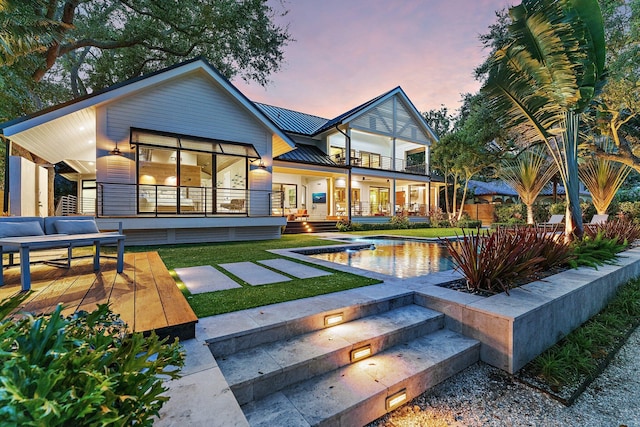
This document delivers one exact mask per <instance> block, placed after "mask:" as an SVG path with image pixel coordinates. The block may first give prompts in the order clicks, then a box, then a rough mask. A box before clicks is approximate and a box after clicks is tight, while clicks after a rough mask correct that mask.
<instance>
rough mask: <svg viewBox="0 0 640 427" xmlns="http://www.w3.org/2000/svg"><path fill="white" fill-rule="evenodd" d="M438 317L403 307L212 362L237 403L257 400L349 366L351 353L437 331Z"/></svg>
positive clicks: (414, 307) (377, 349)
mask: <svg viewBox="0 0 640 427" xmlns="http://www.w3.org/2000/svg"><path fill="white" fill-rule="evenodd" d="M443 324H444V315H443V314H441V313H438V312H435V311H433V310H429V309H427V308H424V307H421V306H418V305H413V304H412V305H407V306H403V307H399V308H396V309H394V310H390V311H387V312H384V313H380V314H376V315H372V316H368V317H365V318H362V319H357V320H354V321H351V322H348V323H343V324H339V325H335V326H332V327H329V328H326V329H322V330H318V331H314V332H311V333H308V334H304V335H299V336H296V337H293V338H290V339H287V340H281V341H277V342H273V343H267V344H262V345H258V346H255V347H252V348H249V349H246V350H243V351H239V352H237V353H234V354H232V355H228V356H223V357H216V361H217V362H218V366H219V367H220V370H221V371H222V373H223V374H224V376H225V379H226V380H227V383H228V384H229V386H230V388H231V390H232V391H233V393H234V395H235V396H236V399H237V400H238V403H240V404H241V405H242V404H245V403H248V402H251V401H252V400H257V399H261V398H263V397H265V396H267V395H269V394H271V393H273V392H275V391H278V390H280V389H282V388H285V387H288V386H290V385H292V384H295V383H298V382H301V381H305V380H308V379H309V378H312V377H314V376H316V375H321V374H324V373H326V372H329V371H332V370H335V369H337V368H339V367H341V366H345V365H347V364H349V363H350V362H351V360H350V354H351V351H352V350H355V349H359V348H361V347H363V346H367V345H368V346H370V351H371V354H377V353H379V352H381V351H383V350H385V349H387V348H389V347H392V346H395V345H397V344H399V343H403V342H407V341H411V340H413V339H415V338H417V337H420V336H423V335H425V334H428V333H431V332H433V331H435V330H438V329H441V328H442V327H443Z"/></svg>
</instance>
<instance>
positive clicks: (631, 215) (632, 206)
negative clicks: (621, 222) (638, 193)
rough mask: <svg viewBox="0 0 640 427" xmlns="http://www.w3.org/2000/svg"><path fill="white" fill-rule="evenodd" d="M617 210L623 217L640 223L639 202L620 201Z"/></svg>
mask: <svg viewBox="0 0 640 427" xmlns="http://www.w3.org/2000/svg"><path fill="white" fill-rule="evenodd" d="M618 210H619V212H620V214H621V216H623V217H624V218H626V219H628V220H630V221H634V222H636V223H640V202H621V203H620V204H619V205H618Z"/></svg>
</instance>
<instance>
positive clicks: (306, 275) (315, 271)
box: [258, 258, 331, 279]
mask: <svg viewBox="0 0 640 427" xmlns="http://www.w3.org/2000/svg"><path fill="white" fill-rule="evenodd" d="M258 262H259V263H260V264H264V265H266V266H268V267H271V268H273V269H276V270H280V271H282V272H284V273H286V274H288V275H290V276H293V277H297V278H298V279H310V278H312V277H321V276H330V275H331V273H330V272H328V271H325V270H320V269H319V268H314V267H310V266H308V265H304V264H300V263H298V262H293V261H290V260H288V259H283V258H274V259H265V260H262V261H258Z"/></svg>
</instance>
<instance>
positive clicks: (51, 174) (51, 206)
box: [45, 165, 77, 216]
mask: <svg viewBox="0 0 640 427" xmlns="http://www.w3.org/2000/svg"><path fill="white" fill-rule="evenodd" d="M45 167H46V168H47V192H48V197H47V198H48V199H49V202H48V203H47V205H48V206H47V214H48V215H49V216H54V215H55V214H56V202H55V200H54V197H55V191H54V190H55V180H56V169H55V167H54V166H53V165H45ZM76 209H77V207H76Z"/></svg>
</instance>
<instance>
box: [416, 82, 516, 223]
mask: <svg viewBox="0 0 640 427" xmlns="http://www.w3.org/2000/svg"><path fill="white" fill-rule="evenodd" d="M441 112H442V111H441ZM442 116H443V115H442V114H430V115H429V114H427V113H425V117H427V121H428V122H429V120H430V119H431V120H434V121H435V123H434V124H435V126H440V127H443V123H445V124H447V125H446V126H444V127H445V128H448V129H449V131H448V132H447V133H446V134H445V135H444V136H442V137H441V138H440V141H438V142H437V143H436V144H434V147H432V157H431V158H432V164H433V165H434V167H435V168H437V169H438V170H439V171H440V172H441V173H443V175H444V181H445V199H446V201H445V205H446V208H447V212H448V213H449V214H450V216H451V217H454V216H455V217H457V218H458V219H460V218H461V216H462V212H463V208H464V203H465V199H466V197H467V194H468V183H469V180H471V179H472V178H474V177H475V176H476V175H477V174H479V173H480V172H482V171H483V170H484V169H486V168H488V167H491V166H492V165H494V164H495V163H496V162H497V161H498V159H499V158H500V157H501V156H502V154H503V153H504V152H505V147H507V146H508V144H506V143H505V141H507V140H508V138H506V134H505V132H504V130H503V129H502V127H501V126H500V125H499V124H498V122H497V120H496V119H495V117H494V116H493V113H492V111H491V109H490V108H489V106H488V103H487V100H486V99H485V98H484V97H483V96H482V95H480V94H476V95H471V94H466V95H464V97H463V104H462V107H461V108H460V111H459V114H458V116H457V117H456V118H453V117H451V116H448V118H449V119H450V120H449V121H448V122H447V121H445V120H443V119H442ZM445 116H446V115H445ZM434 118H439V119H438V120H435V119H434ZM454 120H455V121H454ZM451 124H452V125H451ZM449 183H450V184H451V185H452V189H453V191H452V193H453V195H452V196H451V200H450V197H449V193H448V187H449ZM460 188H462V195H461V199H460V204H459V205H458V197H457V195H458V189H460Z"/></svg>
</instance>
